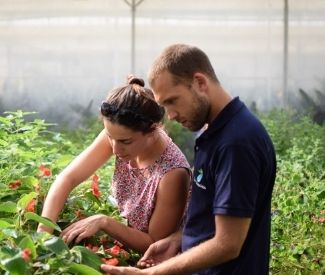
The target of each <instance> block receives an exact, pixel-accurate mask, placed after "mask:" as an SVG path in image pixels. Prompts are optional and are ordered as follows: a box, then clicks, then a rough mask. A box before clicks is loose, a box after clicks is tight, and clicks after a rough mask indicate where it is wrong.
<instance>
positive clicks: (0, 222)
mask: <svg viewBox="0 0 325 275" xmlns="http://www.w3.org/2000/svg"><path fill="white" fill-rule="evenodd" d="M12 226H13V225H12V224H10V223H8V222H6V221H4V220H0V229H4V228H8V227H12Z"/></svg>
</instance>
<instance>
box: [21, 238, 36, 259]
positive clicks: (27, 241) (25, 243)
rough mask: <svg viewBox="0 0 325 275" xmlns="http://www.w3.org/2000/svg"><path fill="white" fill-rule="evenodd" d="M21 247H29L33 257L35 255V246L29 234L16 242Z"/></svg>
mask: <svg viewBox="0 0 325 275" xmlns="http://www.w3.org/2000/svg"><path fill="white" fill-rule="evenodd" d="M18 246H19V247H20V248H21V249H24V248H29V249H30V250H31V252H32V256H33V258H35V257H36V248H35V245H34V242H33V240H32V238H31V237H30V236H25V237H24V238H23V239H22V240H21V241H20V242H19V244H18Z"/></svg>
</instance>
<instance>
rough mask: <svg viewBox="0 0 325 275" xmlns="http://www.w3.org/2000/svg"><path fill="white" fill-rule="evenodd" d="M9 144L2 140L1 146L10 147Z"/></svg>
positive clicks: (0, 141)
mask: <svg viewBox="0 0 325 275" xmlns="http://www.w3.org/2000/svg"><path fill="white" fill-rule="evenodd" d="M8 144H9V143H8V142H7V141H5V140H3V139H0V146H4V147H5V146H8Z"/></svg>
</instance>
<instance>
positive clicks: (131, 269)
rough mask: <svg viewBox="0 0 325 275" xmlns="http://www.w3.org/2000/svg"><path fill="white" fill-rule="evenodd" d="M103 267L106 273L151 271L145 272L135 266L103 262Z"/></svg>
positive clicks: (119, 274) (140, 274)
mask: <svg viewBox="0 0 325 275" xmlns="http://www.w3.org/2000/svg"><path fill="white" fill-rule="evenodd" d="M101 269H102V270H103V271H105V274H106V275H122V274H123V275H149V273H146V272H144V270H140V269H138V268H135V267H125V266H113V265H107V264H103V265H101Z"/></svg>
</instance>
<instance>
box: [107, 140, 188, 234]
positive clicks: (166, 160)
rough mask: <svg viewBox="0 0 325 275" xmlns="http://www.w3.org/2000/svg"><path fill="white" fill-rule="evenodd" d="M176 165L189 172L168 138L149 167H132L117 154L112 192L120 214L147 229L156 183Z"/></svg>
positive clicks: (183, 158) (131, 222)
mask: <svg viewBox="0 0 325 275" xmlns="http://www.w3.org/2000/svg"><path fill="white" fill-rule="evenodd" d="M166 136H167V135H166ZM175 168H186V169H187V170H188V171H189V173H190V166H189V164H188V162H187V160H186V158H185V156H184V155H183V153H182V152H181V150H180V149H179V148H178V147H177V146H176V145H175V144H174V143H173V142H172V140H171V139H170V138H169V137H168V145H167V147H166V148H165V150H164V152H163V153H162V155H161V156H160V158H159V159H157V160H156V161H155V162H154V163H153V164H151V165H149V166H148V167H145V168H134V167H132V166H131V165H130V164H129V162H128V161H123V160H121V159H120V158H118V157H116V162H115V172H114V175H113V181H112V193H113V196H114V197H115V199H116V201H117V205H118V208H119V210H120V213H121V215H122V216H123V217H124V218H126V219H127V221H128V224H129V225H130V226H132V227H133V228H136V229H138V230H141V231H143V232H148V229H149V222H150V219H151V215H152V213H153V210H154V208H155V204H156V190H157V187H158V184H159V182H160V180H161V178H162V177H163V176H164V175H165V174H166V173H167V172H169V171H170V170H172V169H175Z"/></svg>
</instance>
